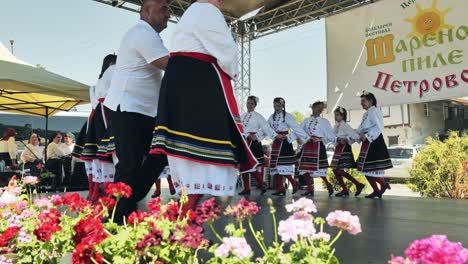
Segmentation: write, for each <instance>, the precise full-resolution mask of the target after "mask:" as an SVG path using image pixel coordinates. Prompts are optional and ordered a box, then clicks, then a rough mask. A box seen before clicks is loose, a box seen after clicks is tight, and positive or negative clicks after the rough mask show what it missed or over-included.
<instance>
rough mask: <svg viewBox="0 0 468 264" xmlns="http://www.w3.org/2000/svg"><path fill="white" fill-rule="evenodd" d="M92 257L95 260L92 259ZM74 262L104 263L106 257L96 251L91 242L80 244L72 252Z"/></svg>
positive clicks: (87, 263)
mask: <svg viewBox="0 0 468 264" xmlns="http://www.w3.org/2000/svg"><path fill="white" fill-rule="evenodd" d="M91 258H92V259H93V260H94V262H93V260H91ZM72 262H73V263H74V264H95V263H103V262H104V257H103V256H102V255H101V254H100V253H99V252H96V250H95V248H94V245H93V244H90V243H81V244H78V245H77V246H76V248H75V250H74V251H73V254H72Z"/></svg>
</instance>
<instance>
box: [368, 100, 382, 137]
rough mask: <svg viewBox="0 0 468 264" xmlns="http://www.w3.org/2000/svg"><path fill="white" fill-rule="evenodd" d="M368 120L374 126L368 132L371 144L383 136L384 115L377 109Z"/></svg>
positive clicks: (370, 114)
mask: <svg viewBox="0 0 468 264" xmlns="http://www.w3.org/2000/svg"><path fill="white" fill-rule="evenodd" d="M368 118H369V121H370V123H371V124H372V125H371V127H370V128H369V129H368V130H367V134H366V137H367V140H369V142H372V141H374V140H376V139H377V137H379V135H380V134H382V130H383V128H384V122H383V115H382V113H381V112H380V111H379V110H378V109H377V108H375V109H373V110H372V111H370V112H369V116H368Z"/></svg>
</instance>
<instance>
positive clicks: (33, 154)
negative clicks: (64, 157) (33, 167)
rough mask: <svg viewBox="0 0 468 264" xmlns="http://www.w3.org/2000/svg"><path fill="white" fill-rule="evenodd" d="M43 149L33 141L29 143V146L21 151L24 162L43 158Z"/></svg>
mask: <svg viewBox="0 0 468 264" xmlns="http://www.w3.org/2000/svg"><path fill="white" fill-rule="evenodd" d="M42 158H43V155H42V149H41V147H40V146H39V145H37V146H35V145H33V144H31V143H29V144H28V145H27V148H25V149H24V151H23V153H21V160H22V161H23V162H34V161H35V160H37V159H40V160H42Z"/></svg>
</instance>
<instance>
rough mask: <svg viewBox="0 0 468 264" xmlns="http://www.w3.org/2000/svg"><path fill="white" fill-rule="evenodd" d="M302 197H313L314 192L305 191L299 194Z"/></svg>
mask: <svg viewBox="0 0 468 264" xmlns="http://www.w3.org/2000/svg"><path fill="white" fill-rule="evenodd" d="M301 195H302V196H314V191H307V192H305V193H303V194H301Z"/></svg>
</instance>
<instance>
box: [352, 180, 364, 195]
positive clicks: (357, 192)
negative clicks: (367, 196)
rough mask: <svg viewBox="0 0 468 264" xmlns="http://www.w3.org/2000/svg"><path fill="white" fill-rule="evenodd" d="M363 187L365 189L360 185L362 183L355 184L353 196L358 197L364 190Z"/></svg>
mask: <svg viewBox="0 0 468 264" xmlns="http://www.w3.org/2000/svg"><path fill="white" fill-rule="evenodd" d="M364 187H366V185H365V184H362V183H359V184H356V192H355V193H354V196H359V195H360V194H361V192H362V190H364Z"/></svg>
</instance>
